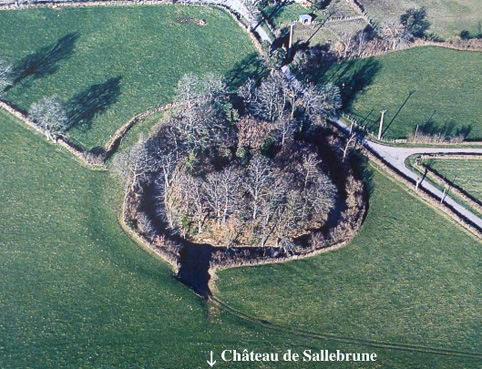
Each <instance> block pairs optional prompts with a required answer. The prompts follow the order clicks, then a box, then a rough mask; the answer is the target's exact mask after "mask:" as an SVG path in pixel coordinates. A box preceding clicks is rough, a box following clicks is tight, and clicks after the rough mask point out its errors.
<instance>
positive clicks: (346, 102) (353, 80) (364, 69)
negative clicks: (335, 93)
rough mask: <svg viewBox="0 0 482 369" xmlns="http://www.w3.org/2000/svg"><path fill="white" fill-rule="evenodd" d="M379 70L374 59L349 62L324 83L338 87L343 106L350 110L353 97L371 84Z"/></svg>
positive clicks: (378, 64)
mask: <svg viewBox="0 0 482 369" xmlns="http://www.w3.org/2000/svg"><path fill="white" fill-rule="evenodd" d="M380 69H381V65H380V62H378V61H377V60H375V59H366V60H349V61H347V62H345V63H343V65H341V67H339V68H338V69H337V71H336V73H335V74H333V75H332V76H331V77H329V78H328V79H327V80H326V81H325V83H327V82H332V83H334V84H336V85H337V86H339V87H340V91H341V97H342V101H343V106H344V108H345V109H349V110H351V108H352V104H353V101H354V100H355V97H356V96H357V95H359V94H360V93H363V92H364V91H365V89H366V88H367V87H368V86H370V85H371V84H372V82H373V79H374V78H375V76H376V75H377V74H378V72H379V71H380Z"/></svg>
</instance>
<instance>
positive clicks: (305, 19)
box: [299, 14, 313, 24]
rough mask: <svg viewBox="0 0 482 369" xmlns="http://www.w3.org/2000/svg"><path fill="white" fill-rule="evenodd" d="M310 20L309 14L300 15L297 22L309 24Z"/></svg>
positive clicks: (311, 18)
mask: <svg viewBox="0 0 482 369" xmlns="http://www.w3.org/2000/svg"><path fill="white" fill-rule="evenodd" d="M312 21H313V16H312V15H311V14H302V15H300V19H299V22H300V23H301V24H311V22H312Z"/></svg>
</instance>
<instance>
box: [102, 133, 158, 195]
mask: <svg viewBox="0 0 482 369" xmlns="http://www.w3.org/2000/svg"><path fill="white" fill-rule="evenodd" d="M111 166H112V173H114V174H115V175H117V177H118V178H120V179H121V181H122V182H123V183H124V186H125V192H124V204H125V201H126V199H127V196H128V195H129V192H134V193H136V192H137V191H141V190H142V186H141V184H142V182H143V181H146V180H147V179H148V174H149V173H150V172H152V171H154V170H155V168H156V166H157V163H156V162H155V160H153V157H152V155H151V154H150V153H149V150H148V148H147V145H146V139H145V138H144V135H142V134H141V135H140V136H139V140H138V141H137V142H136V143H135V144H134V145H132V147H131V148H130V149H129V150H127V151H126V152H124V153H119V154H117V155H115V156H114V159H113V160H112V164H111Z"/></svg>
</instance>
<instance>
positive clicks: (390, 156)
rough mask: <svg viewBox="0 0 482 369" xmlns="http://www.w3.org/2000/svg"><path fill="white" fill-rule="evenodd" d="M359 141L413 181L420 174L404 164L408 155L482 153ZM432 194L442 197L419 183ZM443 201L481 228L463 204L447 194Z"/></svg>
mask: <svg viewBox="0 0 482 369" xmlns="http://www.w3.org/2000/svg"><path fill="white" fill-rule="evenodd" d="M333 122H334V123H335V124H336V125H337V126H338V127H339V128H341V129H342V130H344V131H345V132H347V131H348V130H349V128H348V127H347V126H346V125H345V124H344V123H343V122H341V121H340V120H334V121H333ZM360 142H361V143H362V144H363V145H364V146H365V147H367V148H368V149H370V150H371V151H373V152H374V153H376V154H377V155H378V156H379V157H380V158H382V159H383V161H385V163H387V164H388V165H389V166H391V167H393V168H395V169H396V170H397V171H399V172H400V173H402V174H404V175H405V176H406V177H407V178H410V179H411V180H413V181H414V183H415V182H417V181H419V180H420V176H419V175H418V174H416V173H414V172H412V171H411V170H410V169H408V168H407V166H406V165H405V161H406V159H407V158H408V157H409V156H412V155H415V154H479V155H482V148H443V147H440V148H436V147H393V146H386V145H382V144H379V143H376V142H373V141H370V140H368V139H366V138H360ZM420 187H423V188H424V189H426V190H427V191H428V192H430V193H431V194H432V195H434V196H435V197H436V198H438V199H439V200H441V199H442V196H443V193H442V191H440V190H439V189H438V188H436V187H435V186H433V185H431V184H430V183H428V182H426V181H424V182H422V183H421V184H420ZM444 203H445V204H447V205H448V206H450V207H451V208H452V209H453V210H454V211H455V212H456V213H458V214H460V215H462V216H463V217H465V218H467V219H468V220H470V221H471V222H472V223H473V224H475V225H476V226H478V227H479V228H480V229H481V230H482V218H480V217H478V216H477V215H475V214H473V213H472V212H471V211H469V210H467V209H466V208H465V207H464V206H462V205H460V204H459V203H457V202H456V201H455V200H454V199H452V198H451V197H450V196H449V195H447V196H446V197H445V200H444Z"/></svg>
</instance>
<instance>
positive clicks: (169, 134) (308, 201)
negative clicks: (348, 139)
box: [112, 73, 340, 248]
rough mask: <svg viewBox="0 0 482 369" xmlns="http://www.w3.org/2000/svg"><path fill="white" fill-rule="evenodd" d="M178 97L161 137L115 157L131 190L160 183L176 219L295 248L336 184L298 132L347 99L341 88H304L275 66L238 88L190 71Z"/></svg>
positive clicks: (232, 239) (177, 226)
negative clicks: (231, 89) (341, 98)
mask: <svg viewBox="0 0 482 369" xmlns="http://www.w3.org/2000/svg"><path fill="white" fill-rule="evenodd" d="M176 100H177V101H178V102H182V104H181V107H180V108H178V109H177V110H175V111H174V112H173V114H172V116H171V117H170V118H169V119H167V120H166V121H165V122H164V124H163V125H162V126H161V127H160V128H159V130H158V131H157V133H156V134H154V135H153V137H151V138H149V139H148V140H146V139H144V138H142V137H141V138H140V140H139V142H137V143H136V144H135V145H133V146H132V148H131V149H130V150H128V151H126V152H124V153H120V154H117V155H116V157H115V158H114V160H113V163H112V165H113V167H114V169H115V170H114V171H115V172H116V173H117V174H118V175H119V176H120V177H121V178H125V179H127V180H126V181H125V189H126V197H127V195H128V193H134V194H135V193H141V192H142V191H143V184H146V183H151V184H153V185H154V187H155V189H156V196H157V200H156V201H157V203H158V206H157V209H158V215H159V216H160V218H161V219H162V220H163V221H164V223H165V224H166V225H167V227H168V228H170V229H171V230H172V231H173V232H179V233H180V234H181V236H183V237H199V238H208V239H209V240H211V242H217V243H221V244H233V243H236V242H237V243H242V244H246V245H247V244H254V245H262V246H265V245H268V244H269V245H277V246H282V247H287V248H290V247H293V238H295V237H297V236H299V235H302V234H304V233H306V232H309V230H310V229H314V228H317V227H320V226H321V225H322V224H323V223H324V222H325V221H326V219H327V217H328V214H329V212H330V210H331V209H332V207H333V204H334V201H335V200H334V199H335V196H336V189H335V186H334V185H333V183H332V181H331V180H330V178H329V177H328V176H327V175H326V174H325V173H324V172H323V165H322V163H321V161H320V159H319V158H318V155H317V153H316V149H315V147H314V146H310V145H309V144H307V143H305V142H303V141H302V140H296V139H295V135H296V134H297V133H299V132H300V129H302V128H303V124H306V122H307V121H310V120H315V119H314V118H315V117H316V116H321V117H322V118H323V119H324V117H326V116H327V115H330V114H332V113H334V112H335V111H336V110H337V109H338V108H339V105H340V102H339V91H338V90H337V89H336V88H334V87H333V86H326V87H324V88H318V87H315V86H313V85H307V86H304V87H303V90H301V91H297V90H296V89H294V88H293V87H292V86H291V85H290V84H289V83H287V82H286V80H285V79H284V77H283V76H282V75H281V74H278V73H274V74H271V75H270V76H269V77H267V78H266V79H265V80H263V81H261V82H260V83H255V82H254V81H253V80H248V81H247V82H246V84H244V85H243V86H241V87H240V88H239V90H238V91H237V93H235V94H233V93H229V91H228V90H227V87H226V85H225V83H224V81H223V79H222V78H221V77H219V76H216V75H213V74H207V75H205V76H203V77H198V76H195V75H193V74H188V75H185V76H184V77H183V78H182V79H181V80H180V81H179V84H178V88H177V96H176ZM273 147H275V148H276V150H273V149H272V148H273ZM138 223H139V224H141V225H142V228H143V229H148V228H149V222H148V220H147V219H144V218H143V219H139V220H138Z"/></svg>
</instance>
